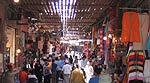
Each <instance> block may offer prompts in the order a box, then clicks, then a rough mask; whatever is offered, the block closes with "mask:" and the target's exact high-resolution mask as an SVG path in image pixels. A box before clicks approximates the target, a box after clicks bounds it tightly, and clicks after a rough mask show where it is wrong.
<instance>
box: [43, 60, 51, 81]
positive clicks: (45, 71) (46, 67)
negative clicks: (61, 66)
mask: <svg viewBox="0 0 150 83" xmlns="http://www.w3.org/2000/svg"><path fill="white" fill-rule="evenodd" d="M51 74H52V72H51V69H50V68H49V62H48V61H47V60H45V62H44V64H43V76H44V83H50V79H51V77H52V76H51Z"/></svg>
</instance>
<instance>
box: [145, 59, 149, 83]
mask: <svg viewBox="0 0 150 83" xmlns="http://www.w3.org/2000/svg"><path fill="white" fill-rule="evenodd" d="M149 69H150V60H146V61H145V64H144V82H145V83H150V71H149Z"/></svg>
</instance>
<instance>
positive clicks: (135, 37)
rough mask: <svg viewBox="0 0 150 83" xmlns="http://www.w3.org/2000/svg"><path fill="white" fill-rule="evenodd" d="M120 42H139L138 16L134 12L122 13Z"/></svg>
mask: <svg viewBox="0 0 150 83" xmlns="http://www.w3.org/2000/svg"><path fill="white" fill-rule="evenodd" d="M121 41H122V42H140V31H139V16H138V13H136V12H125V13H123V20H122V35H121Z"/></svg>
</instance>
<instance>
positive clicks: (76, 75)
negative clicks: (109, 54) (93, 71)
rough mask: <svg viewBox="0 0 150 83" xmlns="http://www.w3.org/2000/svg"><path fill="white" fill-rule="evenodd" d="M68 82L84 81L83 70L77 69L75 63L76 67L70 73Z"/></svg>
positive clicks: (83, 82)
mask: <svg viewBox="0 0 150 83" xmlns="http://www.w3.org/2000/svg"><path fill="white" fill-rule="evenodd" d="M70 83H85V80H84V75H83V71H82V70H81V69H79V66H78V65H77V64H76V68H75V69H74V70H73V71H72V73H71V78H70Z"/></svg>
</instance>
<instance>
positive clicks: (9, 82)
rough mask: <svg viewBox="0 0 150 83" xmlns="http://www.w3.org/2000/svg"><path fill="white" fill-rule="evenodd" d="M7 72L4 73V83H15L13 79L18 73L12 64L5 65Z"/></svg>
mask: <svg viewBox="0 0 150 83" xmlns="http://www.w3.org/2000/svg"><path fill="white" fill-rule="evenodd" d="M6 66H7V69H8V71H6V73H5V77H4V83H16V82H15V80H14V78H15V75H16V74H17V73H19V70H18V69H14V64H12V63H8V64H7V65H6Z"/></svg>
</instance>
